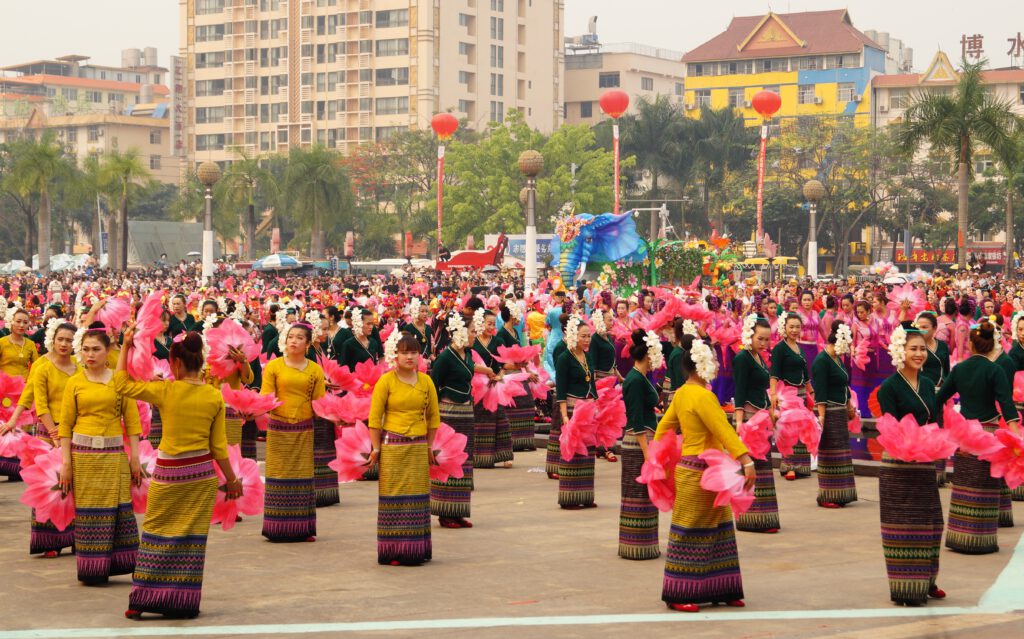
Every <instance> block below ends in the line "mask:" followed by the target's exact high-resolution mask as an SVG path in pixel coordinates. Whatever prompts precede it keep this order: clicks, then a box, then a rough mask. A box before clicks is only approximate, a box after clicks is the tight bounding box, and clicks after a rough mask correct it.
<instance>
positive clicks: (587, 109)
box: [580, 101, 594, 118]
mask: <svg viewBox="0 0 1024 639" xmlns="http://www.w3.org/2000/svg"><path fill="white" fill-rule="evenodd" d="M580 117H581V118H592V117H594V103H593V102H589V101H587V102H580Z"/></svg>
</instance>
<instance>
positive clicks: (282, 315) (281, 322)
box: [274, 308, 288, 335]
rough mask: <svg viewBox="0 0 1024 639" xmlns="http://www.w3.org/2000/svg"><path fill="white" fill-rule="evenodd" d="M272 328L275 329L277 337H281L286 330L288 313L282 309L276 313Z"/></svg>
mask: <svg viewBox="0 0 1024 639" xmlns="http://www.w3.org/2000/svg"><path fill="white" fill-rule="evenodd" d="M274 327H275V328H277V332H278V334H279V335H283V334H284V333H285V331H286V330H287V329H288V311H287V310H286V309H283V308H282V309H281V310H279V311H278V312H277V315H276V316H275V317H274Z"/></svg>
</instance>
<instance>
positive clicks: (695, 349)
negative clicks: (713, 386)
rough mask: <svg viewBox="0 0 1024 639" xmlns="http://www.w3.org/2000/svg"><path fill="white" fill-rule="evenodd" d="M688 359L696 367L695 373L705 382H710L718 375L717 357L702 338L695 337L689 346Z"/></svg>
mask: <svg viewBox="0 0 1024 639" xmlns="http://www.w3.org/2000/svg"><path fill="white" fill-rule="evenodd" d="M690 359H692V360H693V365H694V367H696V369H697V374H698V375H700V378H701V379H703V380H704V381H705V382H710V381H712V380H714V379H715V378H716V377H718V358H717V357H715V354H714V353H713V352H712V351H711V347H710V346H708V345H707V344H706V343H705V342H704V340H702V339H695V340H693V345H692V346H691V347H690Z"/></svg>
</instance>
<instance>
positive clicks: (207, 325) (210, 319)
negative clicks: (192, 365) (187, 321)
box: [203, 313, 217, 341]
mask: <svg viewBox="0 0 1024 639" xmlns="http://www.w3.org/2000/svg"><path fill="white" fill-rule="evenodd" d="M216 323H217V314H216V313H210V314H209V315H207V316H206V317H204V318H203V335H205V334H206V331H208V330H210V329H211V328H213V325H214V324H216ZM203 340H204V341H205V340H206V338H205V337H204V338H203Z"/></svg>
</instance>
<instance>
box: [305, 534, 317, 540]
mask: <svg viewBox="0 0 1024 639" xmlns="http://www.w3.org/2000/svg"><path fill="white" fill-rule="evenodd" d="M303 541H316V536H315V535H310V536H309V537H306V538H305V539H304V540H303Z"/></svg>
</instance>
